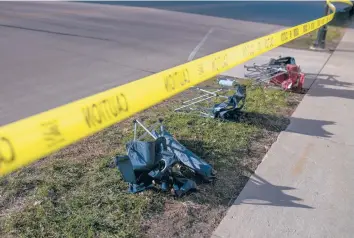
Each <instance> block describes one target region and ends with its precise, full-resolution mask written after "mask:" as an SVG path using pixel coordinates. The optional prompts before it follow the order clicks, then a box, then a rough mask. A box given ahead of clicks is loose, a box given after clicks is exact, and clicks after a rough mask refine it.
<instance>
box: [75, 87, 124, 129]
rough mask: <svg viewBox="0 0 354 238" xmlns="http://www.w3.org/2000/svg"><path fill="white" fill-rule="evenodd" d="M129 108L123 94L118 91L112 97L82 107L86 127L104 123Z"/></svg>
mask: <svg viewBox="0 0 354 238" xmlns="http://www.w3.org/2000/svg"><path fill="white" fill-rule="evenodd" d="M128 110H129V107H128V101H127V98H126V96H125V95H124V94H122V93H120V94H117V95H115V96H114V97H110V98H105V99H103V100H101V101H99V102H97V103H93V104H90V105H89V106H86V107H84V108H82V113H83V115H84V118H85V121H86V124H87V126H88V127H90V128H91V127H95V126H97V125H101V124H105V123H106V122H109V121H111V120H113V119H114V118H117V117H118V116H119V115H120V114H121V113H122V112H127V111H128Z"/></svg>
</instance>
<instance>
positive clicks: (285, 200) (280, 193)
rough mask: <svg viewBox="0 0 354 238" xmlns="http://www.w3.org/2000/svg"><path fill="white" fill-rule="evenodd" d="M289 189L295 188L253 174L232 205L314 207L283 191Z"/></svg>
mask: <svg viewBox="0 0 354 238" xmlns="http://www.w3.org/2000/svg"><path fill="white" fill-rule="evenodd" d="M290 190H295V188H292V187H286V186H278V185H274V184H271V183H270V182H268V181H267V180H265V179H263V178H261V177H260V176H258V175H256V174H253V176H252V177H251V178H250V179H249V181H248V183H247V185H246V187H245V189H244V190H243V193H241V194H240V196H239V197H238V199H236V201H235V202H234V205H240V204H251V205H265V206H276V207H296V208H307V209H314V207H311V206H308V205H304V204H300V203H299V202H301V201H303V200H302V199H301V198H298V197H295V196H292V195H288V194H286V193H285V191H290Z"/></svg>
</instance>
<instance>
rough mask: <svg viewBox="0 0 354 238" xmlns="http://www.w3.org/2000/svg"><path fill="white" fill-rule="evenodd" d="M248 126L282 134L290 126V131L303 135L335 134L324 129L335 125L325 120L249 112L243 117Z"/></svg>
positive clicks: (327, 135) (325, 135) (326, 135)
mask: <svg viewBox="0 0 354 238" xmlns="http://www.w3.org/2000/svg"><path fill="white" fill-rule="evenodd" d="M240 120H241V121H242V120H244V121H245V122H246V123H247V124H251V125H254V126H256V127H258V128H260V129H266V130H268V131H274V132H281V131H284V130H285V129H286V127H287V125H288V124H289V122H291V124H290V128H291V129H289V131H291V132H292V133H298V134H302V135H310V136H318V137H324V138H329V137H331V136H332V135H333V134H332V133H330V132H328V131H326V130H325V129H324V128H323V127H324V126H327V125H334V124H335V123H334V122H332V121H324V120H312V119H305V118H297V117H291V118H286V117H279V116H276V115H269V114H260V113H254V112H247V113H245V114H244V115H243V118H241V119H240Z"/></svg>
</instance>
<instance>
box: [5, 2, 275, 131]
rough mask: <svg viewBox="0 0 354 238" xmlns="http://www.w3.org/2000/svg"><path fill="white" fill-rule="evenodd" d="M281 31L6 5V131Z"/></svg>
mask: <svg viewBox="0 0 354 238" xmlns="http://www.w3.org/2000/svg"><path fill="white" fill-rule="evenodd" d="M211 28H213V31H212V33H211V34H210V35H209V36H208V39H207V40H206V41H205V43H204V45H203V46H202V47H201V48H200V50H199V51H198V53H197V55H196V57H200V56H203V55H207V54H210V53H213V52H216V51H218V50H222V49H225V48H228V47H231V46H234V45H237V44H239V43H242V42H245V41H248V40H251V39H254V38H256V37H259V36H262V35H264V34H267V33H271V32H274V31H276V30H278V29H280V28H282V27H281V26H277V25H269V24H262V23H254V22H247V21H241V20H232V19H223V18H217V17H212V16H202V15H195V14H188V13H181V12H170V11H165V10H157V9H149V8H135V7H128V6H110V5H100V4H90V3H72V2H69V3H65V2H45V3H31V2H27V3H16V2H1V3H0V72H1V75H0V125H4V124H7V123H10V122H13V121H16V120H19V119H22V118H25V117H28V116H30V115H33V114H37V113H40V112H42V111H46V110H48V109H51V108H54V107H57V106H60V105H62V104H65V103H69V102H71V101H73V100H76V99H80V98H82V97H85V96H89V95H91V94H93V93H97V92H100V91H103V90H107V89H109V88H112V87H114V86H118V85H121V84H124V83H127V82H129V81H133V80H137V79H139V78H141V77H143V76H147V75H149V74H152V73H154V72H158V71H161V70H163V69H167V68H169V67H172V66H175V65H178V64H181V63H184V62H186V60H187V58H188V56H189V55H190V53H191V52H192V51H193V49H194V48H195V47H196V46H197V45H198V44H199V42H200V41H201V40H202V39H203V37H204V36H205V35H206V34H207V32H208V31H209V30H210V29H211Z"/></svg>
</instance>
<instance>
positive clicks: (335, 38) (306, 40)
mask: <svg viewBox="0 0 354 238" xmlns="http://www.w3.org/2000/svg"><path fill="white" fill-rule="evenodd" d="M344 33H345V28H343V27H342V26H328V27H327V34H326V48H332V49H334V48H335V47H336V46H337V45H338V44H339V42H340V40H341V39H342V37H343V35H344ZM317 34H318V30H315V31H312V32H310V33H308V34H306V35H304V36H301V37H300V38H298V39H295V40H293V41H290V42H288V43H286V44H285V45H284V47H289V48H297V49H309V47H310V46H312V45H313V44H314V42H315V40H316V39H317Z"/></svg>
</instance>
